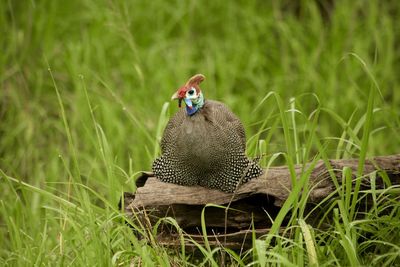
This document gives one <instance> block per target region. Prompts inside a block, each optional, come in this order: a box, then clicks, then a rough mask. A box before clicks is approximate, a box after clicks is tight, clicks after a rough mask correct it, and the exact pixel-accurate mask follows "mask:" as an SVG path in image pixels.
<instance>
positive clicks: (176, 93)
mask: <svg viewBox="0 0 400 267" xmlns="http://www.w3.org/2000/svg"><path fill="white" fill-rule="evenodd" d="M175 99H179V95H178V91H176V92H175V94H173V95H172V97H171V100H175Z"/></svg>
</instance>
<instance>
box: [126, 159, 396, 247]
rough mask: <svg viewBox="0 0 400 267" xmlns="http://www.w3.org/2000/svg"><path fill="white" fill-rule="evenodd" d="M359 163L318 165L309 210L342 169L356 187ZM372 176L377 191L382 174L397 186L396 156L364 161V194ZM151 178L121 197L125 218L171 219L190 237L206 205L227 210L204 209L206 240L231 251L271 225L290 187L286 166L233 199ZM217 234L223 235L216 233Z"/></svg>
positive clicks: (339, 178)
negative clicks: (228, 246) (226, 245)
mask: <svg viewBox="0 0 400 267" xmlns="http://www.w3.org/2000/svg"><path fill="white" fill-rule="evenodd" d="M358 163H359V162H358V160H357V159H349V160H329V163H328V164H326V163H324V162H323V161H319V162H318V163H317V164H316V165H315V166H314V168H313V170H312V172H311V175H310V179H309V188H310V192H309V197H308V202H309V207H310V208H312V207H313V203H318V202H319V201H321V200H322V199H324V198H326V197H327V196H329V195H330V194H331V193H332V192H334V190H335V185H334V182H333V179H332V177H336V180H337V181H338V183H339V184H340V183H341V181H342V171H343V168H344V167H348V168H350V169H351V170H352V173H353V182H354V178H355V173H356V172H357V168H358ZM310 166H311V165H310V164H306V165H305V166H303V165H296V166H295V173H296V177H297V179H298V178H299V177H300V176H301V174H302V173H303V172H304V171H307V169H308V168H310ZM374 171H376V172H377V175H376V186H377V188H384V187H385V183H384V179H383V177H384V175H382V174H383V173H385V174H386V175H387V177H388V178H389V180H390V182H391V183H392V184H400V154H397V155H391V156H381V157H375V158H373V159H370V160H367V161H366V162H365V167H364V176H363V178H362V183H361V184H362V189H368V188H370V178H369V176H368V174H370V173H372V172H374ZM151 175H152V174H151V173H145V174H144V175H143V176H142V177H140V178H139V179H138V181H137V186H138V189H137V191H136V193H135V194H132V193H126V194H125V199H124V208H125V212H126V214H127V215H128V216H130V217H132V218H136V219H139V220H140V221H141V222H142V223H146V224H150V225H154V224H155V223H156V222H157V221H158V220H159V218H163V217H166V216H170V217H173V218H174V219H175V220H176V221H177V223H178V224H179V226H180V227H181V228H182V229H183V230H184V231H185V232H186V233H188V234H189V235H190V236H191V237H193V238H194V237H196V235H197V234H200V232H199V229H200V225H201V220H200V219H201V212H202V210H203V208H204V207H205V205H206V204H209V203H212V204H215V205H224V206H227V205H229V207H230V209H229V211H228V212H227V214H225V209H221V208H217V207H207V208H206V212H205V214H206V216H205V218H206V224H207V230H208V231H209V233H208V234H209V237H210V238H211V239H212V238H213V237H215V236H219V237H223V238H224V240H225V242H231V243H232V246H237V245H238V244H239V243H238V242H237V238H238V237H239V238H241V240H243V238H244V234H243V233H246V231H247V230H248V229H250V227H251V226H252V224H253V225H254V227H255V228H256V229H267V228H268V227H270V226H271V221H270V220H269V219H268V218H272V219H273V218H274V217H275V215H276V214H277V213H278V212H279V209H280V207H281V206H282V205H283V203H284V201H285V200H286V199H287V197H288V196H289V194H290V192H291V188H292V183H291V176H290V172H289V169H288V168H287V167H285V166H283V167H271V168H269V169H265V171H264V174H263V175H262V176H261V177H259V178H257V179H253V180H251V181H250V182H248V183H246V184H244V185H242V186H240V187H239V188H238V189H237V191H236V192H235V193H233V194H228V193H224V192H221V191H218V190H212V189H207V188H203V187H200V186H193V187H186V186H180V185H175V184H169V183H163V182H161V181H159V180H157V179H156V178H154V177H151ZM218 231H219V232H220V233H223V234H222V235H221V234H219V235H218V234H216V233H217V232H218ZM169 236H170V237H172V236H171V235H169ZM162 240H164V241H165V240H168V237H167V238H166V239H165V238H162V237H160V241H162ZM173 240H174V239H173V238H171V239H170V243H171V244H173V242H176V240H175V241H173ZM219 240H220V239H219ZM227 240H228V241H227ZM164 241H163V242H164ZM196 241H198V240H197V239H196ZM215 242H216V243H218V242H219V241H218V240H216V241H215ZM233 243H234V244H236V245H233Z"/></svg>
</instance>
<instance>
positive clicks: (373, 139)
mask: <svg viewBox="0 0 400 267" xmlns="http://www.w3.org/2000/svg"><path fill="white" fill-rule="evenodd" d="M297 2H299V3H297ZM317 2H318V3H319V2H320V3H319V4H317ZM333 2H334V3H335V4H334V7H331V6H330V5H329V4H327V3H326V1H296V3H293V2H292V1H288V0H287V1H256V0H250V1H230V2H226V1H177V0H175V1H173V0H171V1H163V0H153V1H136V0H135V1H94V0H80V1H75V0H73V1H66V2H63V3H61V2H60V1H35V0H31V1H23V0H22V1H13V0H5V1H1V2H0V36H2V37H1V38H0V44H1V48H2V49H1V53H0V86H1V88H0V170H1V171H0V188H1V198H0V244H1V247H0V265H1V266H33V265H36V266H42V265H44V266H69V265H74V266H108V265H122V266H129V264H130V263H131V262H132V263H133V264H135V265H140V264H142V265H144V266H154V265H162V266H187V265H189V266H190V265H192V264H202V265H205V266H209V265H212V266H218V265H219V264H220V263H219V259H220V256H219V255H220V254H221V253H220V252H221V251H226V255H227V259H229V260H228V262H229V264H231V265H233V266H245V265H273V266H274V265H276V266H302V265H310V266H331V265H343V266H348V265H373V266H391V265H400V258H399V255H400V241H399V240H400V236H399V235H400V212H399V211H400V209H399V206H400V204H399V202H398V195H399V194H398V188H396V187H394V186H393V187H389V188H388V189H386V190H384V192H382V190H377V189H376V188H374V187H372V188H371V190H369V191H361V190H359V186H360V183H359V182H357V183H356V189H355V191H354V192H352V191H350V190H349V186H350V185H349V177H350V176H349V175H350V174H349V173H348V171H345V172H344V174H343V178H342V179H343V183H339V181H338V183H337V184H338V186H337V187H338V188H337V192H338V194H337V196H336V197H335V198H333V199H329V200H328V199H327V200H325V201H324V202H322V203H321V204H320V206H321V207H326V209H327V212H326V216H332V214H333V217H332V218H330V219H331V221H332V227H331V228H330V229H328V230H327V231H321V230H318V229H317V228H312V227H311V226H310V225H308V224H307V222H306V221H307V216H308V215H309V214H308V213H307V212H306V209H305V203H306V201H307V193H308V191H309V188H308V187H307V183H308V178H309V172H308V170H307V169H305V170H304V173H303V175H302V176H301V177H300V180H299V182H298V183H296V186H295V187H294V189H293V192H292V194H291V195H290V196H289V199H288V201H287V202H286V203H285V205H284V206H283V208H282V210H281V212H280V213H279V215H278V216H277V217H276V218H274V224H273V229H272V231H271V233H270V234H269V235H267V236H266V237H265V238H262V239H259V240H254V247H253V249H252V250H251V251H248V252H243V253H242V254H240V253H239V254H238V253H237V252H234V251H230V250H228V249H226V248H222V247H221V248H216V249H215V248H212V247H208V246H205V247H201V246H200V245H199V251H200V253H201V254H202V255H203V257H200V258H196V259H195V258H194V257H192V256H191V254H190V253H189V252H187V251H185V249H184V248H183V247H181V248H178V249H176V250H174V249H168V248H165V247H162V246H160V245H158V244H157V243H156V241H155V239H154V235H155V233H156V232H157V229H156V228H154V229H145V228H144V227H143V226H141V225H132V226H133V227H134V228H135V229H136V230H137V231H139V232H142V233H144V234H145V233H147V234H145V236H147V237H148V238H146V239H144V240H138V239H137V238H136V237H135V235H134V234H133V232H132V230H131V229H130V228H129V227H128V226H127V225H126V224H125V222H126V219H125V218H124V216H123V214H121V213H120V211H119V210H118V209H117V203H118V200H119V198H120V196H121V195H122V193H123V192H124V191H133V190H134V189H135V188H134V179H135V177H136V175H137V173H138V172H140V171H142V170H149V169H150V167H151V162H152V160H153V159H154V157H155V156H156V155H158V154H159V153H160V151H159V140H160V137H161V134H162V129H163V127H164V126H165V124H166V121H167V119H168V117H169V116H170V115H171V114H173V113H174V112H176V110H177V109H178V108H177V104H176V103H172V104H169V105H168V103H167V102H168V101H169V99H170V96H171V95H172V94H173V92H174V90H175V89H177V88H178V87H179V86H181V85H182V84H183V83H184V82H185V81H186V80H187V79H188V77H190V76H191V75H193V74H195V73H203V74H204V75H205V76H206V80H205V82H204V83H203V84H202V85H203V86H202V88H203V90H204V93H205V96H206V97H207V98H211V99H216V100H220V101H222V102H224V103H226V104H227V105H228V106H229V107H230V108H231V109H232V110H233V111H234V112H235V113H236V114H237V115H238V116H239V117H240V118H241V120H242V121H243V123H244V125H245V128H246V132H247V136H248V154H249V155H252V156H254V155H258V154H261V153H266V154H267V155H268V156H267V157H266V158H264V159H262V164H263V165H264V166H267V165H268V166H271V165H282V164H286V165H287V166H288V167H289V168H290V169H292V170H293V166H294V164H297V163H299V164H302V163H305V162H313V161H315V160H317V159H322V160H324V161H326V162H327V159H329V158H350V157H356V158H360V159H361V161H360V165H359V169H358V172H357V175H358V176H360V175H361V172H362V168H363V164H364V160H365V159H366V158H368V157H370V156H374V155H385V154H395V153H399V148H400V147H399V144H400V109H399V107H400V81H399V79H400V76H399V73H400V53H399V45H398V44H399V42H400V31H399V30H400V28H399V23H398V17H399V15H400V4H399V3H397V1H377V0H373V1H362V0H356V1H333ZM321 9H323V10H325V11H321ZM326 10H328V13H329V15H327V11H326ZM374 177H375V176H374V174H373V175H372V176H371V177H370V178H371V181H372V184H374V183H373V181H374V179H375V178H374ZM292 178H293V179H294V176H293V177H292ZM340 182H341V181H340ZM339 184H343V186H339ZM300 192H303V194H301V195H300V194H299V193H300ZM367 195H368V196H370V197H372V198H373V200H374V203H375V205H374V206H373V207H372V208H371V209H370V210H365V209H361V208H360V209H357V208H356V204H357V203H358V202H359V201H361V200H362V199H364V198H365V197H366V196H367ZM329 211H331V213H328V212H329ZM287 214H289V215H290V214H291V219H290V223H289V227H288V228H287V233H291V235H290V236H289V237H288V236H287V235H279V234H278V232H277V230H278V229H279V227H280V226H281V223H282V220H283V218H284V216H285V215H287ZM356 215H357V216H356ZM361 215H362V216H361ZM204 220H205V221H206V220H207V218H204ZM266 220H269V218H268V217H267V216H266ZM168 221H169V222H170V223H171V224H174V221H173V220H170V219H168ZM175 226H176V225H175ZM272 239H273V240H274V242H270V241H271V240H272Z"/></svg>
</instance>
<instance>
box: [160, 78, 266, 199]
mask: <svg viewBox="0 0 400 267" xmlns="http://www.w3.org/2000/svg"><path fill="white" fill-rule="evenodd" d="M204 78H205V77H204V76H203V75H202V74H197V75H195V76H193V77H192V78H190V79H189V81H188V82H187V83H186V84H185V85H184V86H183V87H181V88H180V89H179V90H178V91H177V92H176V93H175V94H174V95H173V96H172V99H178V101H179V107H181V103H182V101H184V102H185V105H186V109H181V110H179V111H178V112H177V113H176V114H175V115H174V116H173V117H172V118H171V119H170V121H169V122H168V124H167V126H166V128H165V130H164V134H163V137H162V140H161V152H162V155H161V157H159V158H157V159H156V160H155V161H154V162H153V172H154V174H155V176H156V177H157V178H158V179H160V180H161V181H163V182H168V183H174V184H179V185H186V186H192V185H200V186H203V187H207V188H213V189H218V190H221V191H224V192H229V193H231V192H234V191H235V190H236V188H237V187H238V186H239V185H240V184H243V183H245V182H247V181H249V180H250V179H252V178H255V177H258V176H260V175H261V174H262V169H261V168H260V167H259V166H258V165H257V163H256V162H254V161H252V160H250V159H248V158H247V157H246V155H245V150H246V136H245V132H244V128H243V125H242V123H241V122H240V120H239V119H238V118H237V117H236V116H235V114H233V113H232V112H231V111H230V110H229V109H228V108H227V107H226V106H225V105H224V104H222V103H221V102H218V101H213V100H204V96H203V93H202V91H201V89H200V87H199V84H200V83H201V82H202V81H203V80H204Z"/></svg>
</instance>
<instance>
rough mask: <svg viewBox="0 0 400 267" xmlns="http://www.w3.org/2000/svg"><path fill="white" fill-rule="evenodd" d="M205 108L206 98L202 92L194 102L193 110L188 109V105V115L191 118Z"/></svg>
mask: <svg viewBox="0 0 400 267" xmlns="http://www.w3.org/2000/svg"><path fill="white" fill-rule="evenodd" d="M203 106H204V96H203V94H202V93H201V92H200V94H199V97H198V98H196V99H193V100H192V108H190V107H188V105H186V113H187V114H188V115H189V116H192V115H193V114H195V113H196V112H197V111H199V110H200V109H201V108H202V107H203Z"/></svg>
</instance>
